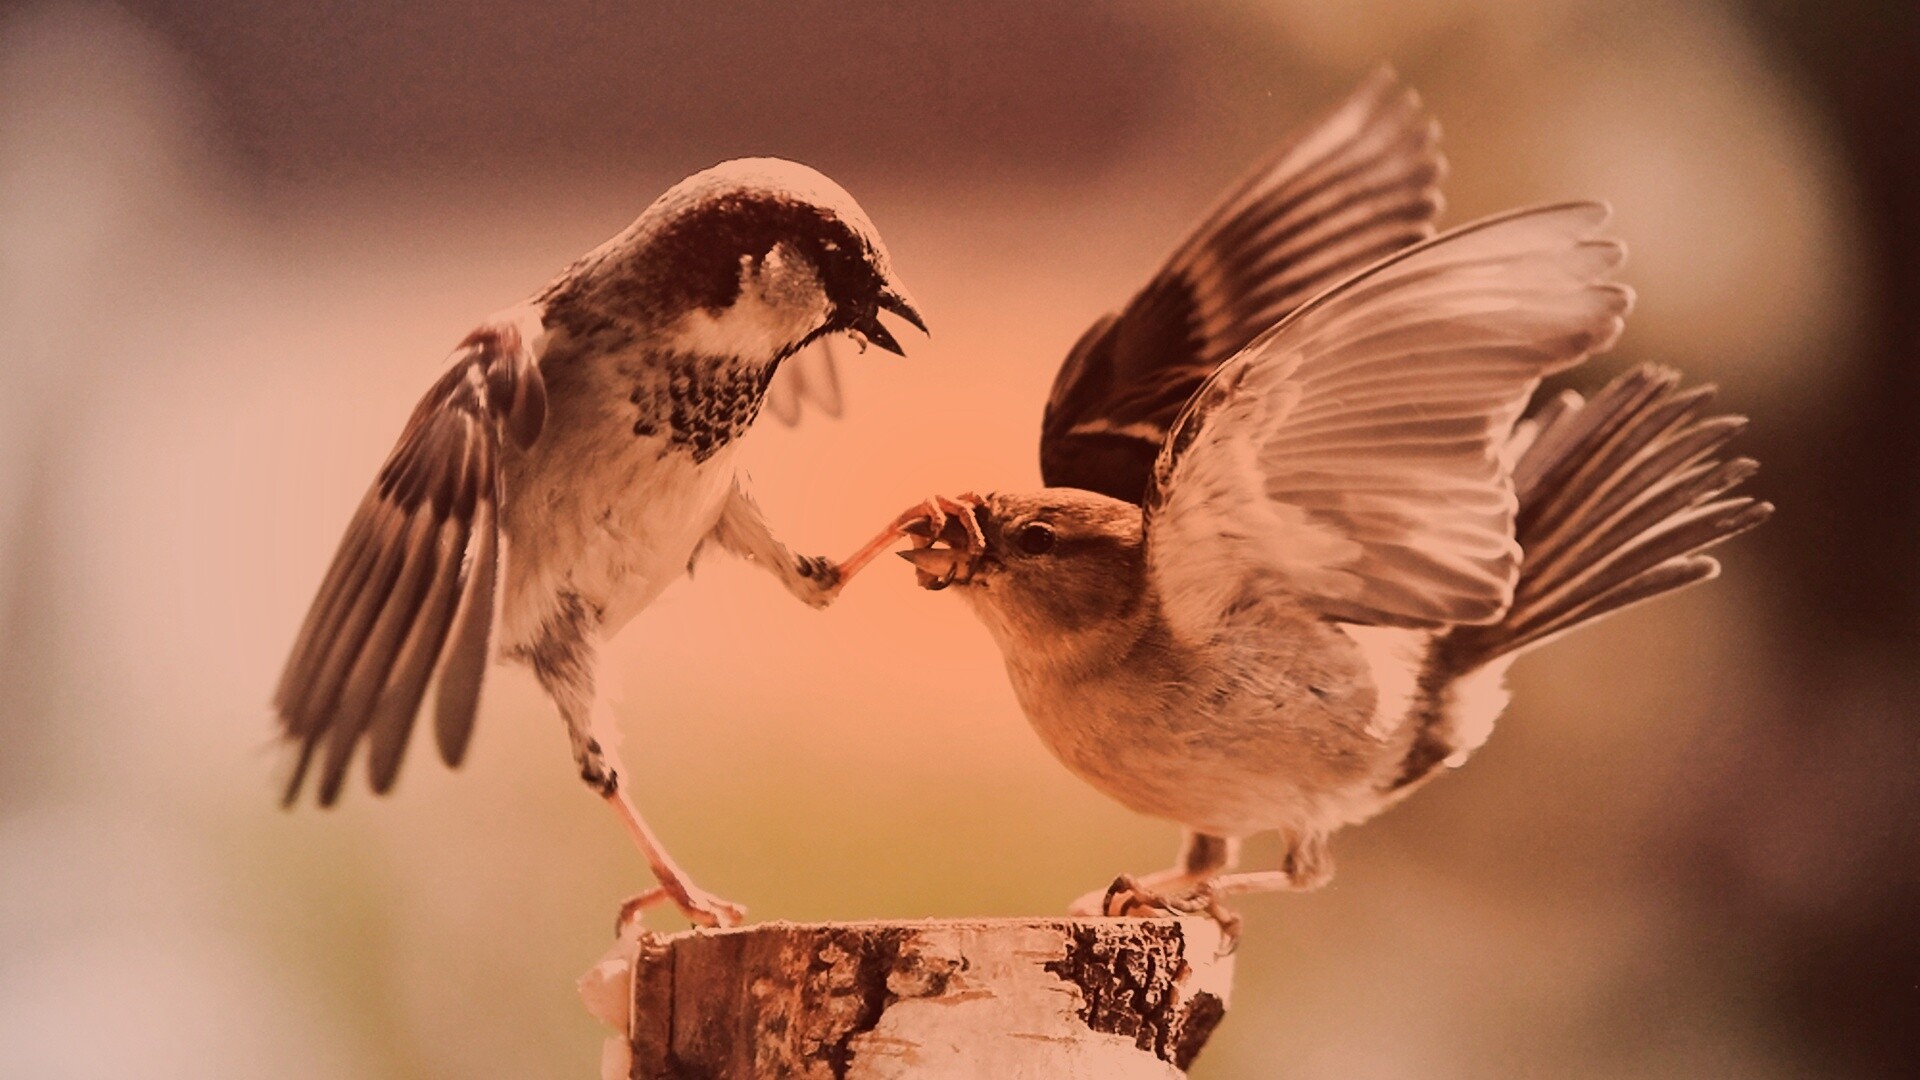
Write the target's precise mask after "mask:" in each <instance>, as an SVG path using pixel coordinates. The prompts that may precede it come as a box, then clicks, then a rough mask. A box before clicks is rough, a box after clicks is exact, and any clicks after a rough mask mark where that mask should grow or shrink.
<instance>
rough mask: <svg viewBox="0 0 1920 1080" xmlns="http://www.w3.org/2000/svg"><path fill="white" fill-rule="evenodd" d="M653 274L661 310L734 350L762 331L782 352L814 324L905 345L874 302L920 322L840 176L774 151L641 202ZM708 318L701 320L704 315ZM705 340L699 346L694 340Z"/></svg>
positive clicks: (893, 348)
mask: <svg viewBox="0 0 1920 1080" xmlns="http://www.w3.org/2000/svg"><path fill="white" fill-rule="evenodd" d="M649 219H653V222H654V224H653V226H652V230H651V235H649V236H646V237H644V243H645V245H646V249H647V251H648V252H649V255H650V257H649V261H650V263H652V265H654V266H657V267H659V268H660V273H659V274H658V276H657V277H655V280H654V281H653V282H651V283H650V284H652V286H653V290H652V291H654V292H655V293H656V294H659V295H665V296H669V297H671V302H670V303H669V310H670V311H672V312H674V313H676V314H679V313H684V316H685V317H686V318H688V319H689V320H690V323H689V325H690V328H691V330H690V332H692V330H698V331H701V332H704V333H705V336H706V337H707V338H710V339H712V340H711V341H709V342H707V344H710V345H715V346H718V348H715V349H714V350H713V351H722V349H726V348H730V349H731V351H733V352H734V353H735V355H748V354H750V353H751V352H754V351H757V346H759V344H760V343H761V341H762V339H765V341H766V342H767V343H768V347H770V348H771V349H772V351H773V352H774V354H775V355H773V356H771V357H769V358H770V359H776V360H777V359H778V358H779V357H780V356H784V355H785V354H786V353H787V352H791V351H792V350H793V349H796V348H798V347H799V346H801V345H803V344H805V343H806V342H807V341H809V340H811V339H813V338H815V337H819V336H821V335H822V334H833V333H846V332H851V333H856V334H859V335H860V336H861V337H862V338H864V339H865V340H867V341H870V342H872V343H874V344H876V345H879V346H880V347H881V348H884V349H887V350H888V351H890V352H894V353H899V352H901V351H902V350H901V348H900V344H899V342H898V341H897V340H895V338H894V336H893V335H892V333H890V332H889V331H888V330H887V329H886V327H884V326H883V325H881V323H880V320H879V313H880V312H882V311H886V312H891V313H892V314H894V315H897V316H899V317H900V318H902V319H904V320H906V321H907V322H908V323H911V324H912V325H914V326H916V327H918V328H920V329H921V330H922V331H924V330H925V329H926V322H925V320H924V319H922V318H921V315H920V312H919V309H918V308H917V307H916V306H915V305H914V303H913V300H912V299H911V297H910V296H909V295H908V293H907V291H906V287H905V286H904V285H902V284H901V283H900V280H899V277H898V276H897V275H896V274H895V273H894V272H893V266H892V260H891V258H890V256H889V255H888V253H887V249H886V245H885V244H884V243H883V242H882V241H881V239H880V233H879V231H878V230H877V229H875V228H874V226H873V222H872V221H871V220H870V219H869V218H868V217H867V215H866V212H865V211H864V210H862V209H861V208H860V205H859V204H858V203H856V202H855V201H854V200H853V197H852V196H851V195H848V194H847V192H846V191H845V190H844V189H843V188H841V187H840V185H838V184H836V183H834V182H833V181H832V180H829V179H828V178H827V177H825V176H823V175H821V174H820V173H819V172H816V171H815V170H813V169H810V168H808V167H806V166H804V165H799V164H795V163H794V162H790V161H782V160H779V159H776V158H744V159H740V160H737V161H729V162H725V163H723V164H720V165H716V166H714V167H713V168H711V169H708V170H706V171H705V172H701V173H697V174H695V175H693V176H691V177H688V178H687V179H686V180H684V181H682V182H681V183H679V184H677V185H675V186H674V188H673V189H672V190H670V191H668V192H667V193H666V194H665V195H663V196H661V198H660V201H659V202H658V203H656V204H655V206H654V207H653V208H652V209H650V210H649V211H648V212H647V215H646V216H645V217H643V218H642V219H641V220H642V222H643V223H645V222H647V221H648V220H649ZM703 320H704V321H703ZM696 351H705V350H696Z"/></svg>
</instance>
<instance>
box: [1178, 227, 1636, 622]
mask: <svg viewBox="0 0 1920 1080" xmlns="http://www.w3.org/2000/svg"><path fill="white" fill-rule="evenodd" d="M1606 218H1607V210H1606V208H1605V207H1603V206H1600V205H1598V204H1594V203H1578V204H1569V205H1562V206H1550V207H1543V208H1538V209H1533V210H1523V211H1519V212H1516V213H1512V214H1507V215H1503V216H1500V217H1496V218H1492V219H1488V220H1485V221H1481V222H1478V223H1475V224H1472V225H1467V226H1464V227H1462V228H1460V229H1456V230H1454V231H1452V232H1449V233H1447V234H1445V235H1443V236H1440V237H1438V238H1436V239H1433V240H1430V241H1427V242H1426V243H1424V244H1421V245H1419V246H1417V247H1414V248H1410V249H1408V250H1406V251H1404V252H1402V253H1400V254H1398V255H1395V256H1392V257H1390V258H1389V259H1387V260H1385V261H1383V262H1381V263H1379V264H1377V265H1375V266H1374V267H1372V268H1371V269H1369V270H1367V271H1365V272H1364V273H1362V274H1360V275H1358V276H1357V277H1355V278H1353V279H1352V280H1350V281H1348V282H1346V283H1344V284H1342V285H1340V286H1339V287H1337V288H1335V289H1333V290H1331V291H1329V292H1327V293H1325V294H1322V295H1321V296H1319V297H1317V298H1315V299H1314V300H1312V301H1310V302H1309V303H1308V304H1306V305H1305V306H1303V307H1302V308H1300V309H1299V310H1298V311H1296V312H1295V313H1294V314H1293V315H1292V316H1290V317H1289V318H1288V319H1287V320H1286V321H1284V322H1282V323H1281V324H1280V325H1278V326H1275V327H1274V328H1273V329H1271V330H1270V331H1268V332H1267V333H1265V334H1263V335H1261V336H1260V337H1259V338H1258V339H1257V340H1255V341H1254V342H1253V344H1251V345H1249V346H1248V347H1247V348H1246V349H1245V350H1244V351H1242V352H1241V353H1239V354H1238V355H1236V356H1235V357H1233V359H1231V360H1230V361H1228V362H1227V363H1226V364H1224V365H1222V366H1221V368H1220V369H1219V370H1218V371H1217V372H1215V373H1214V375H1213V376H1211V377H1210V378H1209V379H1208V380H1207V382H1206V383H1205V384H1204V385H1203V386H1202V387H1201V388H1200V390H1199V391H1198V392H1197V393H1195V395H1194V396H1193V399H1192V400H1191V401H1190V402H1188V404H1187V406H1186V408H1185V409H1184V410H1183V411H1182V413H1181V415H1180V417H1179V419H1178V420H1177V421H1176V422H1175V424H1174V427H1173V430H1172V432H1171V434H1170V435H1169V436H1168V438H1167V441H1166V444H1165V446H1164V447H1163V448H1162V449H1161V452H1160V455H1159V457H1158V459H1157V460H1156V461H1155V464H1154V474H1153V480H1152V485H1151V487H1150V488H1149V491H1148V497H1147V507H1146V514H1147V528H1148V533H1147V536H1148V544H1149V555H1150V559H1151V567H1152V571H1153V573H1154V575H1155V580H1156V585H1157V586H1158V588H1159V589H1160V590H1161V596H1162V597H1163V599H1164V602H1165V603H1166V605H1167V609H1168V611H1169V614H1170V616H1171V617H1172V618H1173V619H1174V621H1175V622H1176V624H1178V626H1179V627H1180V628H1181V630H1182V631H1183V632H1185V633H1190V634H1196V635H1200V636H1202V637H1204V636H1206V635H1207V634H1209V633H1210V632H1211V630H1210V628H1211V627H1213V626H1215V625H1217V623H1218V620H1219V619H1220V618H1222V617H1224V616H1225V615H1226V614H1227V613H1229V612H1231V611H1232V610H1233V609H1234V608H1235V607H1236V606H1241V605H1245V604H1246V603H1247V602H1248V601H1249V600H1250V599H1253V598H1255V597H1257V596H1258V595H1259V594H1261V593H1264V592H1272V591H1280V592H1285V593H1288V594H1290V595H1293V596H1296V597H1298V598H1299V599H1300V600H1301V601H1302V602H1303V603H1305V604H1306V605H1307V606H1308V607H1309V608H1310V609H1311V610H1313V611H1315V612H1317V613H1319V614H1320V615H1322V616H1323V617H1326V618H1329V619H1334V620H1338V621H1342V622H1351V623H1361V624H1368V625H1383V626H1403V627H1433V626H1440V625H1445V624H1454V623H1477V622H1485V621H1488V620H1491V619H1494V618H1497V617H1499V615H1500V614H1501V612H1502V611H1504V610H1505V608H1506V607H1507V605H1508V604H1509V603H1510V602H1511V601H1512V598H1513V589H1514V579H1515V575H1516V573H1517V568H1518V564H1519V550H1518V547H1517V546H1516V544H1515V541H1514V513H1515V499H1514V490H1513V480H1512V477H1511V475H1510V462H1508V461H1506V460H1503V458H1502V448H1503V447H1504V445H1505V444H1506V442H1507V440H1508V437H1509V435H1510V433H1511V432H1512V430H1513V426H1514V423H1515V421H1516V419H1517V418H1518V417H1519V414H1520V411H1521V409H1522V408H1524V406H1525V404H1526V401H1527V399H1528V398H1529V396H1531V394H1532V393H1533V390H1534V388H1535V387H1536V386H1537V385H1538V382H1539V380H1540V378H1541V377H1542V376H1544V375H1548V374H1551V373H1553V372H1556V371H1560V370H1563V369H1565V368H1568V367H1571V366H1573V365H1575V364H1577V363H1579V362H1580V361H1582V360H1583V359H1585V358H1586V357H1587V356H1588V355H1590V354H1592V353H1594V352H1598V351H1600V350H1602V349H1605V348H1607V347H1608V346H1609V345H1611V344H1612V342H1613V341H1614V339H1615V338H1616V337H1617V336H1618V334H1619V332H1620V329H1621V326H1622V320H1623V319H1624V317H1625V315H1626V313H1627V310H1628V308H1629V307H1630V306H1631V304H1632V293H1631V292H1630V291H1629V290H1628V289H1627V288H1626V287H1625V286H1622V285H1618V284H1614V283H1612V282H1611V281H1609V278H1610V276H1611V275H1612V273H1613V271H1614V270H1615V268H1617V267H1618V266H1619V265H1620V263H1621V261H1622V260H1623V259H1624V257H1625V251H1624V249H1623V248H1622V247H1621V245H1620V244H1618V243H1617V242H1615V241H1611V240H1605V239H1600V238H1598V236H1597V234H1598V232H1599V230H1600V229H1601V227H1602V225H1603V224H1604V223H1605V221H1606Z"/></svg>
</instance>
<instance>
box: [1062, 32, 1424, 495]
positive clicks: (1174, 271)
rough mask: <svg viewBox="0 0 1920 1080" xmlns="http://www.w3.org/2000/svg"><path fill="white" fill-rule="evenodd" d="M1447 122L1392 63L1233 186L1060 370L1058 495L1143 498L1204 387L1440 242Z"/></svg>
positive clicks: (1091, 331) (1088, 335)
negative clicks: (1234, 360) (1220, 370)
mask: <svg viewBox="0 0 1920 1080" xmlns="http://www.w3.org/2000/svg"><path fill="white" fill-rule="evenodd" d="M1438 141H1439V128H1438V125H1436V124H1435V123H1434V121H1433V119H1432V118H1431V117H1429V116H1428V115H1427V113H1426V111H1425V110H1424V108H1422V106H1421V104H1420V99H1419V98H1418V97H1417V96H1416V95H1415V94H1414V93H1413V91H1411V90H1408V89H1406V88H1405V87H1403V86H1401V85H1400V83H1399V81H1398V80H1397V78H1396V77H1395V76H1394V74H1393V72H1392V71H1390V70H1386V69H1382V70H1381V71H1379V72H1378V73H1376V74H1375V75H1374V76H1373V77H1372V78H1370V79H1368V80H1367V81H1366V82H1365V83H1363V84H1361V86H1360V87H1359V89H1357V90H1356V91H1355V92H1354V93H1353V94H1352V95H1351V96H1350V97H1349V98H1348V99H1347V100H1346V101H1345V102H1343V103H1341V104H1340V105H1339V106H1338V107H1337V108H1335V109H1334V110H1333V111H1332V112H1331V113H1329V114H1328V115H1327V116H1326V117H1324V118H1323V119H1321V120H1320V121H1319V122H1318V123H1316V124H1314V125H1312V126H1310V127H1308V128H1306V129H1305V130H1304V131H1302V132H1300V133H1299V134H1298V135H1296V136H1295V137H1294V138H1293V139H1292V140H1290V141H1289V142H1287V143H1286V144H1285V145H1283V146H1281V147H1280V148H1279V149H1278V150H1277V151H1275V152H1274V153H1273V155H1272V156H1270V157H1269V158H1268V159H1267V160H1266V161H1265V162H1264V163H1262V164H1261V165H1260V166H1259V168H1257V169H1255V170H1254V171H1253V172H1252V173H1251V174H1250V175H1249V176H1248V177H1247V178H1246V179H1245V180H1244V181H1242V182H1241V183H1240V184H1239V185H1237V186H1235V187H1234V188H1232V189H1230V190H1229V191H1228V192H1227V194H1226V196H1225V198H1223V199H1222V200H1221V202H1220V203H1219V205H1218V206H1216V207H1215V208H1214V210H1213V211H1212V212H1211V213H1210V214H1209V215H1208V216H1207V217H1206V218H1205V219H1204V220H1203V221H1202V222H1201V224H1200V227H1199V228H1198V229H1196V230H1195V231H1194V232H1193V234H1192V235H1191V236H1190V237H1188V239H1187V240H1186V242H1185V243H1183V244H1182V245H1181V246H1180V248H1179V250H1177V251H1175V252H1174V253H1173V256H1172V257H1171V258H1170V259H1168V260H1167V263H1166V265H1165V266H1164V267H1162V268H1161V270H1160V272H1159V273H1158V274H1157V275H1155V277H1154V278H1153V280H1152V281H1151V282H1149V283H1148V284H1147V286H1146V288H1144V289H1142V290H1141V291H1140V293H1139V295H1137V296H1135V297H1134V298H1133V300H1132V301H1131V302H1130V303H1128V305H1127V307H1126V309H1125V310H1124V311H1122V312H1120V313H1119V314H1118V315H1108V316H1106V317H1104V318H1102V319H1101V320H1100V321H1099V322H1097V323H1095V324H1094V325H1093V327H1092V328H1091V329H1089V330H1088V331H1087V332H1086V333H1085V334H1084V335H1082V337H1081V338H1080V341H1079V343H1078V344H1076V345H1075V346H1074V347H1073V351H1072V352H1071V353H1070V354H1068V356H1067V359H1066V362H1065V363H1064V364H1062V365H1061V368H1060V372H1059V374H1058V375H1056V376H1055V377H1054V383H1053V391H1052V393H1051V394H1050V395H1049V396H1048V401H1047V410H1046V418H1045V420H1044V421H1043V422H1042V425H1041V436H1040V471H1041V474H1042V476H1043V477H1044V478H1045V479H1046V482H1047V484H1048V485H1049V486H1053V487H1077V488H1083V489H1086V490H1089V491H1098V492H1100V493H1102V494H1105V495H1110V496H1112V497H1114V498H1118V499H1125V500H1127V501H1128V502H1135V503H1137V502H1139V501H1140V499H1141V497H1142V494H1143V493H1144V492H1145V491H1146V487H1147V480H1148V476H1149V474H1150V472H1151V470H1152V465H1153V459H1154V455H1155V454H1157V453H1159V450H1160V445H1161V443H1162V442H1163V441H1165V438H1166V433H1167V429H1168V427H1169V426H1171V425H1172V423H1173V419H1174V417H1175V416H1177V415H1178V414H1179V411H1180V407H1181V406H1182V405H1184V404H1186V401H1187V399H1188V398H1189V397H1191V396H1192V394H1193V391H1194V390H1195V389H1196V388H1198V387H1199V385H1200V383H1201V381H1202V380H1204V379H1205V378H1206V377H1207V376H1208V375H1210V374H1212V373H1213V370H1214V368H1216V367H1218V366H1219V365H1220V363H1221V362H1222V361H1224V360H1226V359H1227V358H1228V357H1229V356H1232V355H1233V354H1234V353H1236V352H1238V351H1239V350H1240V349H1241V348H1243V347H1244V346H1245V345H1246V344H1247V343H1248V342H1249V341H1252V340H1253V338H1254V337H1255V336H1256V335H1257V334H1259V333H1260V332H1261V331H1263V330H1266V329H1267V328H1268V327H1270V326H1272V325H1273V324H1274V323H1275V322H1278V321H1279V320H1280V319H1281V318H1283V317H1284V316H1285V315H1286V314H1287V313H1288V312H1289V311H1291V310H1293V309H1294V308H1296V307H1298V306H1299V305H1300V304H1301V303H1303V302H1304V301H1306V300H1307V299H1308V298H1309V297H1312V296H1314V295H1315V294H1317V293H1319V292H1321V291H1323V290H1324V289H1326V288H1327V287H1329V286H1331V285H1333V284H1335V283H1337V282H1339V281H1342V280H1344V279H1346V278H1347V277H1349V276H1351V275H1352V274H1354V273H1356V272H1358V271H1359V270H1361V269H1362V268H1364V267H1366V266H1369V265H1371V264H1372V263H1374V262H1376V261H1378V260H1379V259H1381V258H1383V257H1385V256H1387V255H1390V254H1392V253H1393V252H1395V251H1398V250H1400V249H1402V248H1404V247H1406V246H1407V245H1409V244H1413V243H1416V242H1418V241H1420V240H1423V239H1426V238H1427V237H1430V236H1432V235H1433V220H1434V218H1435V217H1437V216H1438V215H1439V212H1440V192H1439V187H1438V185H1439V183H1440V180H1441V178H1442V175H1443V173H1444V171H1445V162H1444V161H1443V160H1442V158H1441V155H1440V151H1439V148H1438Z"/></svg>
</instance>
